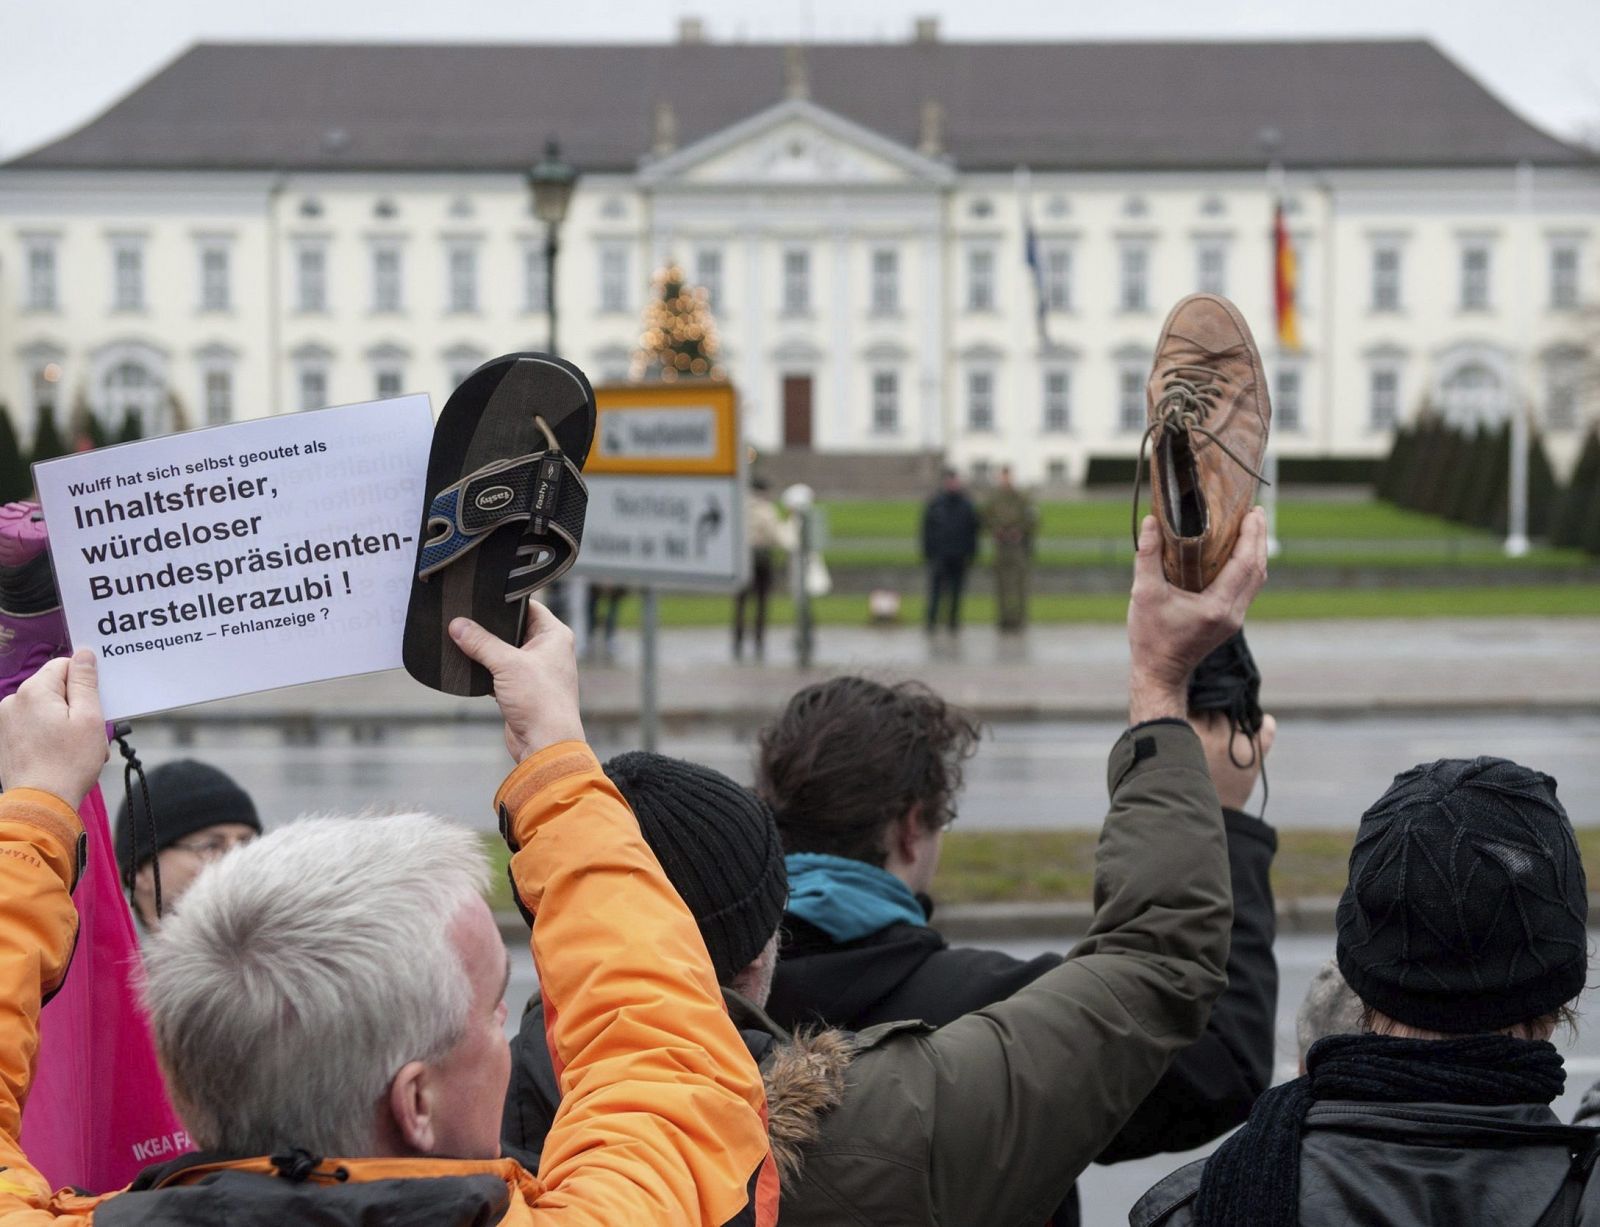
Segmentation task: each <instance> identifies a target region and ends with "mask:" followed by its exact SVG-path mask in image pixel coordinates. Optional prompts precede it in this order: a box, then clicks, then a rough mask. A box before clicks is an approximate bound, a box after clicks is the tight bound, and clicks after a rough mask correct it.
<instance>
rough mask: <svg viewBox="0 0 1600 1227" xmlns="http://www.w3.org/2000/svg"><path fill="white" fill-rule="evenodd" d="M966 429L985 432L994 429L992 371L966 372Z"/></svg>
mask: <svg viewBox="0 0 1600 1227" xmlns="http://www.w3.org/2000/svg"><path fill="white" fill-rule="evenodd" d="M967 429H968V430H970V431H972V432H973V433H975V434H977V433H986V432H988V431H991V430H993V429H994V373H993V372H992V371H968V372H967Z"/></svg>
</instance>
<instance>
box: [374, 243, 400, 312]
mask: <svg viewBox="0 0 1600 1227" xmlns="http://www.w3.org/2000/svg"><path fill="white" fill-rule="evenodd" d="M402 292H403V286H402V282H401V270H400V248H399V247H398V246H397V245H395V244H394V243H380V244H378V245H377V246H375V247H373V249H372V309H373V310H374V311H399V310H400V304H401V301H402V299H401V294H402Z"/></svg>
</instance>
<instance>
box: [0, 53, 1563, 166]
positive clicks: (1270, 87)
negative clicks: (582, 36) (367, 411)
mask: <svg viewBox="0 0 1600 1227" xmlns="http://www.w3.org/2000/svg"><path fill="white" fill-rule="evenodd" d="M784 55H785V49H784V47H783V46H781V45H778V44H749V43H733V44H729V43H701V44H671V43H654V44H601V45H560V44H540V45H518V44H502V45H467V44H449V43H446V44H381V45H378V44H366V43H334V44H326V43H324V44H304V43H265V44H263V43H245V44H235V43H228V44H200V45H197V46H195V47H192V48H190V49H189V50H188V51H186V52H184V53H183V54H182V55H180V56H179V57H178V58H177V59H176V60H175V61H173V62H172V63H171V64H169V65H168V66H167V67H165V68H163V69H161V70H160V71H159V72H157V73H156V75H155V76H153V77H152V78H151V79H150V80H148V81H146V82H145V83H144V84H143V85H141V86H139V87H138V88H137V89H135V90H134V91H133V92H132V93H131V94H129V95H128V96H127V97H126V98H124V99H122V100H121V101H120V102H118V103H116V104H114V105H113V106H112V107H111V108H110V109H109V110H108V111H106V112H105V113H104V114H103V115H101V116H99V117H98V118H97V119H94V120H92V121H91V122H90V123H88V124H86V125H85V126H84V127H82V128H80V129H78V130H77V131H76V132H73V133H70V134H69V135H67V136H65V137H62V138H61V139H60V140H57V141H54V142H52V143H50V144H47V145H45V146H43V147H41V148H39V149H37V150H34V151H33V152H31V153H28V154H25V155H23V156H22V157H20V158H17V159H15V160H14V161H12V162H11V163H9V165H11V166H15V167H30V168H31V167H38V168H44V167H65V168H161V169H175V168H203V169H245V168H291V169H355V170H379V169H389V170H424V171H435V170H438V171H445V170H480V169H481V170H509V169H521V168H523V167H526V166H527V165H529V164H530V163H531V162H533V161H534V160H535V159H536V158H537V156H538V154H539V150H540V148H541V146H542V145H543V143H544V141H545V139H546V137H547V136H549V135H550V134H552V133H554V134H558V135H559V136H560V139H561V145H562V150H563V152H564V153H565V154H566V155H567V157H568V158H569V159H570V160H571V161H573V162H574V163H576V164H577V165H578V166H579V167H580V168H581V169H585V170H623V169H631V168H633V167H634V166H636V165H637V164H638V160H639V158H640V155H641V154H643V153H645V152H646V151H647V150H648V149H649V148H650V145H651V133H652V123H653V116H654V113H655V109H656V106H657V104H658V103H661V102H666V103H669V104H670V105H671V106H672V108H673V111H674V112H675V114H676V117H677V120H678V137H679V144H680V145H684V144H688V143H690V142H692V141H694V140H697V139H699V138H701V137H704V136H707V135H709V134H711V133H713V132H716V131H718V130H720V129H722V128H725V127H727V126H729V125H730V124H733V123H735V122H737V121H738V120H741V119H744V118H746V117H747V116H750V115H752V114H755V113H756V112H758V111H761V110H763V109H765V108H766V107H768V106H771V105H773V104H774V103H776V102H778V101H779V100H780V98H781V97H782V95H783V81H784ZM805 56H806V63H807V68H808V73H809V79H810V89H811V97H812V99H813V100H814V101H815V102H817V103H818V104H819V105H821V106H823V107H826V108H828V109H829V110H833V111H836V112H838V113H840V114H842V115H844V116H847V117H848V118H850V119H853V120H855V121H856V122H858V123H860V124H862V125H864V126H866V127H868V128H871V129H874V130H875V131H877V132H879V133H881V134H883V135H885V136H887V137H890V138H891V139H893V140H897V141H900V142H902V143H904V144H907V145H911V146H915V145H916V143H917V135H918V127H919V119H920V115H921V112H922V108H923V103H924V102H925V100H927V99H935V100H937V101H938V102H939V103H941V104H942V105H943V107H944V110H945V146H946V149H947V151H948V152H949V154H950V155H951V156H952V157H953V158H954V160H955V162H956V165H957V166H959V167H962V168H964V169H996V170H1010V169H1012V168H1013V167H1015V166H1018V165H1020V164H1028V165H1030V166H1033V167H1035V168H1039V169H1052V168H1059V169H1076V168H1085V169H1108V168H1129V169H1148V168H1151V167H1174V168H1204V167H1239V166H1257V165H1260V163H1261V161H1262V150H1261V146H1260V144H1259V134H1260V132H1261V130H1262V129H1263V128H1266V127H1271V128H1276V129H1277V130H1278V131H1279V132H1280V133H1281V134H1282V157H1283V160H1284V161H1285V162H1287V163H1289V164H1291V165H1301V166H1324V167H1336V166H1463V165H1484V164H1493V163H1497V164H1505V163H1508V162H1516V161H1523V160H1527V161H1532V162H1538V163H1546V164H1549V163H1578V162H1590V161H1592V159H1591V158H1590V157H1589V156H1588V155H1586V154H1584V153H1581V152H1580V151H1578V150H1576V149H1575V148H1573V147H1572V146H1569V145H1567V144H1564V143H1563V142H1561V141H1558V140H1556V139H1555V138H1553V137H1551V136H1549V135H1548V134H1546V133H1544V132H1542V131H1540V130H1539V129H1538V128H1536V127H1534V126H1533V125H1532V124H1530V123H1528V122H1527V121H1525V120H1523V119H1521V118H1520V117H1519V116H1517V115H1516V114H1515V113H1513V112H1512V111H1511V110H1510V109H1509V108H1508V107H1507V106H1506V105H1505V104H1504V103H1502V102H1501V101H1500V100H1499V99H1497V98H1496V97H1495V96H1494V95H1493V94H1491V93H1489V91H1488V90H1486V89H1485V88H1484V87H1483V86H1482V85H1480V84H1479V83H1478V82H1477V81H1476V80H1475V79H1474V78H1473V77H1471V76H1470V75H1469V74H1468V73H1466V72H1465V71H1463V70H1462V69H1461V68H1460V67H1459V66H1458V65H1456V64H1455V63H1454V62H1453V61H1452V60H1450V59H1449V58H1447V57H1446V56H1445V55H1444V54H1443V53H1442V52H1440V51H1439V50H1438V49H1437V48H1436V47H1434V46H1433V45H1432V44H1431V43H1427V42H1422V41H1356V42H1331V41H1330V42H1186V43H1161V42H1105V43H1045V42H1035V43H963V42H933V43H898V44H894V43H874V44H849V43H820V44H812V45H810V46H808V47H807V48H806V51H805Z"/></svg>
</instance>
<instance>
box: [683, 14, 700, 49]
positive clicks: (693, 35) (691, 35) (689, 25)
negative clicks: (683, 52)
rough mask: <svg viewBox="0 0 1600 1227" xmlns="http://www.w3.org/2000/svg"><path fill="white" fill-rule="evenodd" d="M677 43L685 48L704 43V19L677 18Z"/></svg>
mask: <svg viewBox="0 0 1600 1227" xmlns="http://www.w3.org/2000/svg"><path fill="white" fill-rule="evenodd" d="M678 41H679V42H680V43H683V44H684V45H686V46H688V45H692V44H696V43H703V42H705V41H706V23H705V19H704V18H703V17H680V18H678Z"/></svg>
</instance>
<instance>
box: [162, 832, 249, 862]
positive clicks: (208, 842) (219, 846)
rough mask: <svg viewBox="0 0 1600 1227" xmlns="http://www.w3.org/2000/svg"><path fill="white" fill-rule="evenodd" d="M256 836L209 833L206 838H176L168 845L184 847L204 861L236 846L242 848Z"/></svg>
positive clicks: (212, 858) (214, 858)
mask: <svg viewBox="0 0 1600 1227" xmlns="http://www.w3.org/2000/svg"><path fill="white" fill-rule="evenodd" d="M255 838H256V837H255V835H254V834H250V835H241V836H238V837H237V838H234V837H231V836H227V835H207V836H206V837H205V838H204V839H175V840H173V841H172V842H171V843H170V844H168V845H167V847H169V848H182V849H183V850H184V851H185V852H188V853H190V854H192V855H194V856H198V857H199V858H200V859H201V860H203V861H214V860H216V859H217V858H218V857H221V856H225V855H227V854H228V853H229V852H232V851H233V850H234V849H235V848H242V847H244V846H245V845H246V844H248V843H253V842H255Z"/></svg>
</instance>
